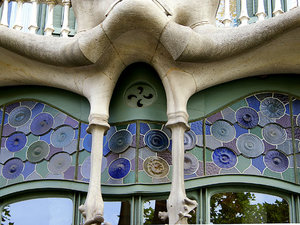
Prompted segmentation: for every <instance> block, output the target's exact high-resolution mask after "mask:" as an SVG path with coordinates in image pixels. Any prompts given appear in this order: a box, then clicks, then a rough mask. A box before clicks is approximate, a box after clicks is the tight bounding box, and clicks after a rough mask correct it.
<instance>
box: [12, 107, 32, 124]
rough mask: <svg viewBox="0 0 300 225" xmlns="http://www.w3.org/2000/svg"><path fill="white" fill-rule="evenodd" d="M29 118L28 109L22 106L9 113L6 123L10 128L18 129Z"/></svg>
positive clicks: (29, 112)
mask: <svg viewBox="0 0 300 225" xmlns="http://www.w3.org/2000/svg"><path fill="white" fill-rule="evenodd" d="M30 117H31V111H30V109H29V108H27V107H24V106H20V107H17V108H15V109H14V110H13V111H11V113H10V114H9V117H8V122H9V124H10V125H11V126H12V127H19V126H22V125H23V124H25V123H27V121H28V120H29V119H30Z"/></svg>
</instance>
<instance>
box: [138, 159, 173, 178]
mask: <svg viewBox="0 0 300 225" xmlns="http://www.w3.org/2000/svg"><path fill="white" fill-rule="evenodd" d="M144 170H145V172H146V173H147V174H148V175H149V176H151V177H153V178H163V177H165V176H167V175H168V173H169V165H168V163H167V162H166V161H165V160H164V159H163V158H161V157H157V156H152V157H148V158H147V159H146V160H145V161H144Z"/></svg>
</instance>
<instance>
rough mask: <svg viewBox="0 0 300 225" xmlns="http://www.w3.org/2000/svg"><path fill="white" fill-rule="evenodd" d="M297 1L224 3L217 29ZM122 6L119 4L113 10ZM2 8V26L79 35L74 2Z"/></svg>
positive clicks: (51, 0)
mask: <svg viewBox="0 0 300 225" xmlns="http://www.w3.org/2000/svg"><path fill="white" fill-rule="evenodd" d="M153 1H155V3H157V5H158V6H160V7H162V8H164V7H167V4H166V3H165V2H163V0H153ZM298 1H299V0H275V1H272V0H221V1H220V5H219V9H218V11H217V14H216V26H217V27H237V26H245V25H248V24H250V23H256V22H259V21H262V20H265V19H268V18H271V17H274V16H278V15H280V14H283V13H285V12H287V11H289V10H292V9H294V8H296V7H298V6H299V2H298ZM119 2H121V1H120V0H118V1H116V2H115V3H114V4H113V5H112V6H111V7H110V8H113V7H114V6H115V5H116V4H118V3H119ZM0 4H1V5H0V19H1V20H0V25H1V26H6V27H9V28H11V29H15V30H20V31H23V32H30V33H35V34H39V35H53V36H61V37H71V36H74V35H75V33H76V28H77V23H76V18H75V15H74V11H73V9H72V2H71V0H61V1H56V0H3V1H2V2H1V3H0ZM164 10H166V12H167V11H168V10H167V9H164ZM109 11H110V10H108V13H109ZM169 16H172V14H171V13H170V15H169Z"/></svg>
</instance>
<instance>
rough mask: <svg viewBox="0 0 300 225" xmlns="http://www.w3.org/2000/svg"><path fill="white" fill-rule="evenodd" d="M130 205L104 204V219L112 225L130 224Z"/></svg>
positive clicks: (126, 203)
mask: <svg viewBox="0 0 300 225" xmlns="http://www.w3.org/2000/svg"><path fill="white" fill-rule="evenodd" d="M130 209H131V207H130V203H129V202H128V201H127V202H104V219H105V221H107V222H109V223H111V224H112V225H128V224H130Z"/></svg>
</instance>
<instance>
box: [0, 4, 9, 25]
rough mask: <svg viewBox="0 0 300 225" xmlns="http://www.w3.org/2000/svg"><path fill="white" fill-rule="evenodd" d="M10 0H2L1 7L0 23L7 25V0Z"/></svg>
mask: <svg viewBox="0 0 300 225" xmlns="http://www.w3.org/2000/svg"><path fill="white" fill-rule="evenodd" d="M9 1H10V0H4V2H3V9H2V17H1V22H0V25H2V26H5V27H8V19H7V18H8V2H9Z"/></svg>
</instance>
